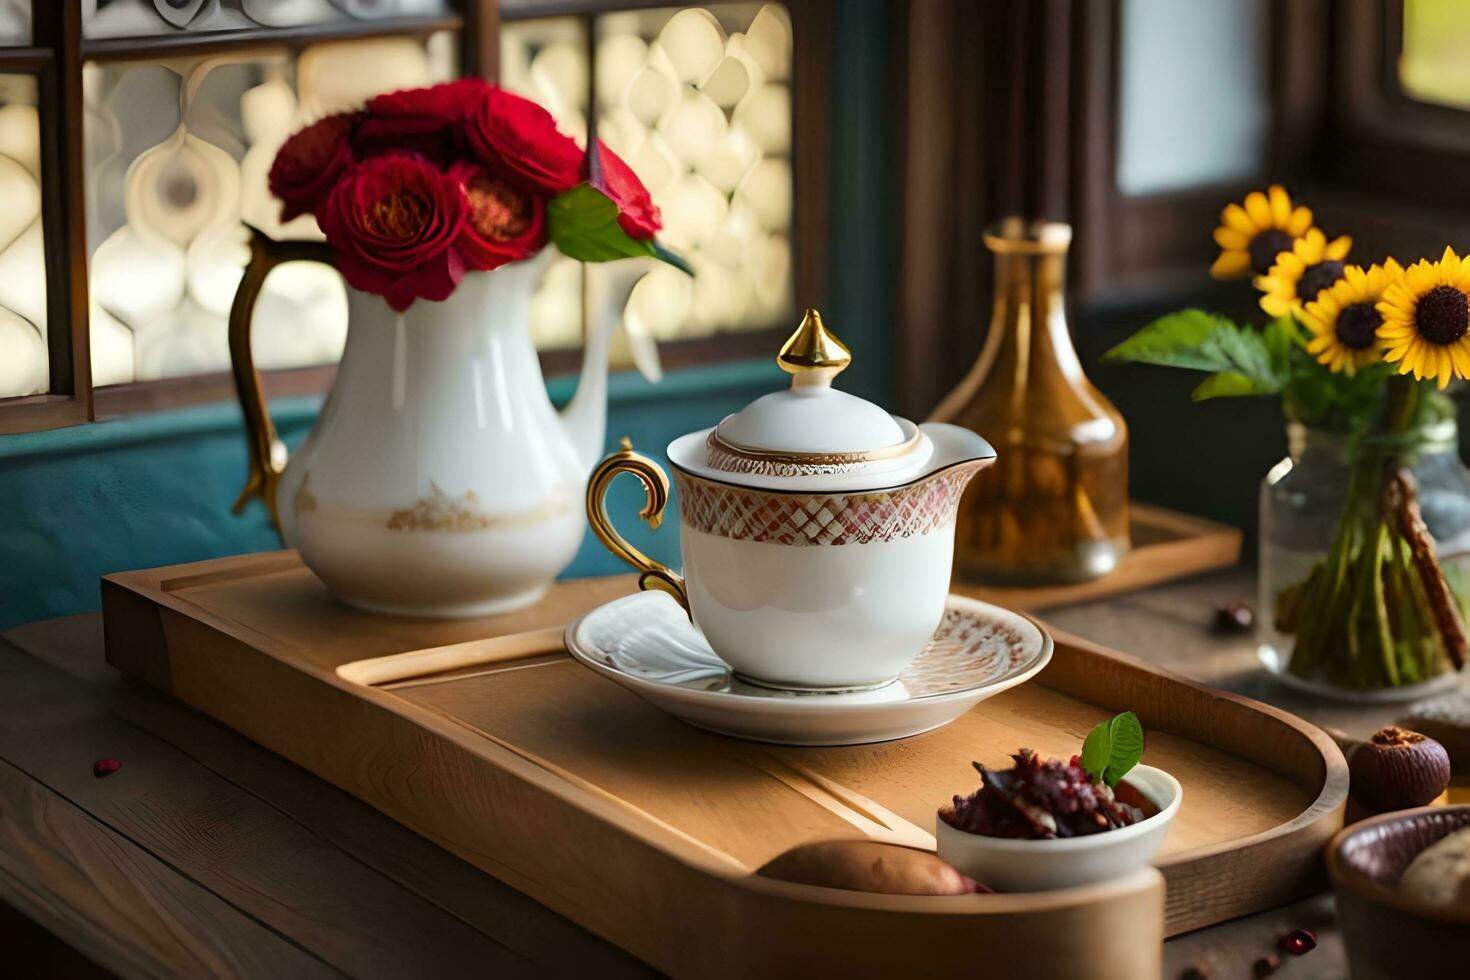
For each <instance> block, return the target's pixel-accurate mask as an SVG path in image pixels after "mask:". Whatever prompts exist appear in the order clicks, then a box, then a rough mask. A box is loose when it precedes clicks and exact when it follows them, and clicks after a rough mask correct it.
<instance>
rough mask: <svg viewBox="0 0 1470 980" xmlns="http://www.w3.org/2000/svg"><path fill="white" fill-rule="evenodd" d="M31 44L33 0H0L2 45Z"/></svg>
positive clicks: (0, 36) (0, 40)
mask: <svg viewBox="0 0 1470 980" xmlns="http://www.w3.org/2000/svg"><path fill="white" fill-rule="evenodd" d="M30 43H31V0H0V45H4V46H16V45H20V46H24V45H27V44H30Z"/></svg>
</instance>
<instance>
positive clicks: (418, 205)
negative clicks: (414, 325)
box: [318, 153, 469, 312]
mask: <svg viewBox="0 0 1470 980" xmlns="http://www.w3.org/2000/svg"><path fill="white" fill-rule="evenodd" d="M468 215H469V202H468V200H467V199H466V197H465V194H464V191H463V190H462V189H461V188H460V185H459V184H458V183H457V182H456V181H454V180H452V179H450V177H449V176H448V175H447V174H444V173H441V172H440V171H439V170H438V169H436V168H435V167H434V165H433V164H431V163H429V162H428V161H427V160H424V159H423V158H422V157H419V156H415V155H413V154H408V153H392V154H386V155H384V156H377V157H372V158H371V159H368V160H364V161H362V162H361V163H358V164H356V165H354V166H353V167H352V168H351V169H350V170H348V171H347V172H346V173H345V174H343V175H342V177H341V179H340V180H339V181H338V182H337V186H336V187H335V188H334V189H333V190H332V193H331V195H330V196H329V197H328V198H327V202H326V205H325V206H324V207H323V209H322V212H321V214H320V215H319V216H318V220H319V221H320V223H321V226H322V231H323V232H325V233H326V236H327V241H328V242H329V243H330V244H331V245H332V247H333V248H334V249H335V250H336V252H337V268H338V269H339V270H340V271H341V273H342V275H343V277H344V278H345V279H346V280H347V282H348V283H349V284H350V285H351V286H353V287H354V288H356V289H361V290H364V291H365V292H370V293H378V294H379V295H381V296H382V297H383V298H384V299H386V300H387V301H388V305H389V306H391V307H393V309H395V310H398V311H399V312H402V311H403V310H406V309H408V307H409V306H410V305H411V304H412V303H413V301H414V300H415V299H420V298H422V299H430V300H435V301H441V300H444V299H447V298H448V296H449V294H450V293H452V292H453V291H454V287H455V286H457V285H459V281H460V279H462V278H463V277H464V273H465V261H464V257H463V256H462V255H461V254H460V251H459V249H458V247H457V246H456V243H457V241H458V240H459V237H460V233H461V232H462V231H463V230H464V225H465V220H466V218H467V217H468Z"/></svg>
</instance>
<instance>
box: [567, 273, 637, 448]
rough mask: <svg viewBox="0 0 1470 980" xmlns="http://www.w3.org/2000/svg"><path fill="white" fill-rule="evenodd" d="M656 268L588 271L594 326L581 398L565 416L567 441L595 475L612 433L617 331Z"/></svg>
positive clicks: (576, 397)
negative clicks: (610, 375) (612, 356)
mask: <svg viewBox="0 0 1470 980" xmlns="http://www.w3.org/2000/svg"><path fill="white" fill-rule="evenodd" d="M651 265H652V260H649V259H624V260H622V261H619V262H609V263H605V264H602V265H596V266H588V267H587V298H586V309H587V311H588V316H589V317H590V320H591V325H590V329H589V330H588V331H587V338H586V347H585V349H584V350H583V352H582V371H581V374H580V375H579V376H578V378H577V391H576V394H574V395H573V396H572V400H571V401H570V402H569V403H568V404H567V407H566V408H564V409H562V412H561V420H562V425H563V427H564V428H565V430H566V434H567V438H568V439H569V440H570V441H571V444H572V448H573V450H575V452H576V454H577V461H578V463H579V464H580V465H581V467H582V469H583V470H584V471H590V470H591V469H592V467H593V466H594V465H596V463H597V461H598V460H599V459H600V458H601V457H602V452H603V440H604V439H605V438H606V435H607V371H608V351H609V349H610V347H611V345H612V335H613V331H614V330H616V329H617V328H618V325H619V324H620V323H622V322H623V310H624V308H625V307H626V306H627V305H628V297H629V296H631V295H632V293H633V287H634V286H635V285H637V283H638V280H639V279H641V278H643V276H644V274H645V273H647V272H648V270H649V268H650V267H651Z"/></svg>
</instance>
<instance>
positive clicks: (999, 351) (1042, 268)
mask: <svg viewBox="0 0 1470 980" xmlns="http://www.w3.org/2000/svg"><path fill="white" fill-rule="evenodd" d="M1066 260H1067V256H1066V253H1065V252H1056V253H1048V254H1020V253H1005V252H1000V253H997V254H996V256H995V300H994V304H995V305H994V307H993V309H992V311H991V321H990V334H989V336H987V338H986V341H985V353H984V355H983V356H984V357H985V358H986V359H987V360H992V361H993V362H994V370H996V371H1003V372H1005V373H1007V374H1014V375H1016V376H1027V375H1034V374H1036V373H1038V372H1045V373H1052V372H1056V373H1060V374H1061V375H1063V376H1064V377H1067V378H1069V379H1081V378H1083V377H1084V374H1083V371H1082V363H1081V361H1080V360H1079V359H1078V357H1077V350H1076V348H1075V347H1073V346H1072V337H1071V334H1070V332H1069V331H1068V329H1067V318H1066V308H1065V304H1064V300H1063V290H1064V288H1065V285H1066Z"/></svg>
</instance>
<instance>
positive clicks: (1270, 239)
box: [1246, 228, 1291, 276]
mask: <svg viewBox="0 0 1470 980" xmlns="http://www.w3.org/2000/svg"><path fill="white" fill-rule="evenodd" d="M1246 250H1247V251H1249V252H1250V255H1251V270H1252V271H1253V272H1255V274H1256V275H1258V276H1264V275H1265V274H1266V273H1268V272H1270V271H1271V267H1272V266H1273V265H1275V264H1276V256H1278V255H1280V254H1281V253H1282V252H1290V251H1291V236H1290V235H1288V234H1287V233H1286V232H1284V231H1282V230H1281V229H1280V228H1267V229H1266V230H1265V231H1259V232H1256V235H1255V237H1254V238H1252V239H1251V242H1250V244H1249V245H1248V246H1246Z"/></svg>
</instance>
